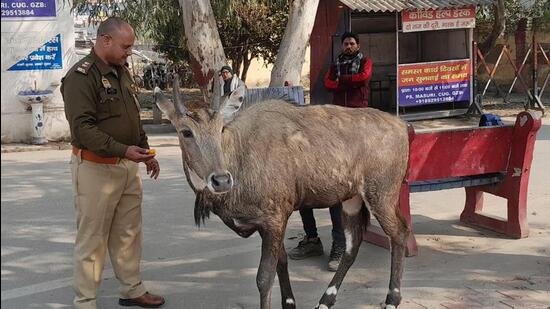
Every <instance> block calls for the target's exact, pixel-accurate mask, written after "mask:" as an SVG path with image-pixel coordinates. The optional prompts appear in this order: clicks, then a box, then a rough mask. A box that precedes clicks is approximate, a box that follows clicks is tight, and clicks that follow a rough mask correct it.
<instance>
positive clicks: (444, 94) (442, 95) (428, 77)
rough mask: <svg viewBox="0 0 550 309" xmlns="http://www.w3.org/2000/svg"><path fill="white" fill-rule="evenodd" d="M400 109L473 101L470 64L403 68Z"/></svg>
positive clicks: (459, 62) (453, 62)
mask: <svg viewBox="0 0 550 309" xmlns="http://www.w3.org/2000/svg"><path fill="white" fill-rule="evenodd" d="M397 78H398V81H399V106H405V107H406V106H418V105H426V104H438V103H449V102H461V101H468V102H469V101H470V60H469V59H464V60H451V61H439V62H425V63H412V64H400V65H399V67H398V70H397Z"/></svg>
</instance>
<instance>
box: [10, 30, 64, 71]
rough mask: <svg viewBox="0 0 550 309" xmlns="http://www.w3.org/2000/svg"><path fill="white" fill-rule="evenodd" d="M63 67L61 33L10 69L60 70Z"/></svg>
mask: <svg viewBox="0 0 550 309" xmlns="http://www.w3.org/2000/svg"><path fill="white" fill-rule="evenodd" d="M62 68H63V59H62V53H61V34H58V35H56V36H55V37H53V39H51V40H49V41H48V42H46V43H45V44H44V45H42V46H41V47H40V48H38V49H37V50H35V51H33V52H32V53H30V54H29V55H28V56H27V57H25V58H24V59H22V60H20V61H19V62H17V63H16V64H14V65H13V66H11V67H10V68H9V69H8V71H30V70H59V69H62Z"/></svg>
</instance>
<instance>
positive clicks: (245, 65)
mask: <svg viewBox="0 0 550 309" xmlns="http://www.w3.org/2000/svg"><path fill="white" fill-rule="evenodd" d="M248 54H249V52H248V50H247V51H246V57H244V60H243V72H242V73H241V80H242V81H243V82H246V75H247V73H248V68H250V63H251V62H252V59H254V57H255V56H254V55H252V54H250V55H248ZM249 56H250V58H249Z"/></svg>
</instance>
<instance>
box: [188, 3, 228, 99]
mask: <svg viewBox="0 0 550 309" xmlns="http://www.w3.org/2000/svg"><path fill="white" fill-rule="evenodd" d="M179 4H180V6H181V8H182V12H183V15H182V17H183V25H184V27H185V36H186V38H187V48H188V49H189V54H190V57H189V58H190V62H191V69H192V70H193V75H194V76H195V80H196V81H197V84H198V85H199V88H200V89H201V92H202V93H203V96H204V99H205V101H206V102H209V103H211V104H212V106H213V107H214V108H216V107H218V106H219V101H220V96H221V89H220V87H218V74H217V72H218V71H219V70H220V68H221V67H222V66H223V65H224V64H225V53H224V50H223V46H222V43H221V40H220V35H219V33H218V28H217V26H216V20H215V17H214V12H213V11H212V6H211V5H210V1H209V0H179ZM211 90H213V93H212V92H211Z"/></svg>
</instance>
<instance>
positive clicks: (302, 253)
mask: <svg viewBox="0 0 550 309" xmlns="http://www.w3.org/2000/svg"><path fill="white" fill-rule="evenodd" d="M323 254H324V252H323V244H322V243H321V239H319V237H315V238H308V237H307V236H304V239H302V240H301V241H300V242H299V243H298V246H297V247H296V248H294V249H292V250H290V251H289V252H288V257H289V258H291V259H293V260H303V259H305V258H308V257H312V256H319V255H323Z"/></svg>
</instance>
